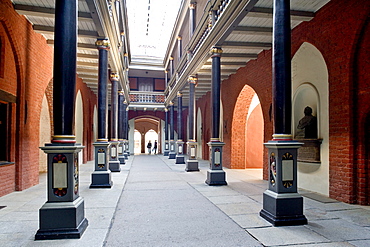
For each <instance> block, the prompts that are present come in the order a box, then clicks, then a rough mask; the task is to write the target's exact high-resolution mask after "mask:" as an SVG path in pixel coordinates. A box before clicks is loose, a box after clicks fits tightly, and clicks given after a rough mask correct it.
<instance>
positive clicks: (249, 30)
mask: <svg viewBox="0 0 370 247" xmlns="http://www.w3.org/2000/svg"><path fill="white" fill-rule="evenodd" d="M232 33H235V34H249V35H266V36H271V35H272V27H252V26H237V27H236V28H235V29H234V31H233V32H232Z"/></svg>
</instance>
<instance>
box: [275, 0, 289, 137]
mask: <svg viewBox="0 0 370 247" xmlns="http://www.w3.org/2000/svg"><path fill="white" fill-rule="evenodd" d="M289 14H290V2H289V1H287V0H286V1H281V0H279V1H275V8H274V16H275V19H274V20H275V23H274V27H275V28H274V29H273V36H274V41H273V49H272V51H273V55H272V74H273V77H272V99H273V103H272V107H273V112H274V114H273V116H274V133H275V134H289V135H290V134H291V115H292V110H291V109H292V103H291V91H292V89H291V41H290V37H291V35H290V32H291V31H290V15H289Z"/></svg>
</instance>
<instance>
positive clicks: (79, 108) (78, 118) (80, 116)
mask: <svg viewBox="0 0 370 247" xmlns="http://www.w3.org/2000/svg"><path fill="white" fill-rule="evenodd" d="M83 131H84V112H83V101H82V95H81V91H80V90H79V91H78V92H77V95H76V104H75V135H76V142H77V143H81V145H83V136H84V132H83ZM83 151H84V150H81V152H79V153H78V158H79V163H80V164H82V163H83V159H82V157H83Z"/></svg>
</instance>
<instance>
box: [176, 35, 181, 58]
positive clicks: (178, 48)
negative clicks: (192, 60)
mask: <svg viewBox="0 0 370 247" xmlns="http://www.w3.org/2000/svg"><path fill="white" fill-rule="evenodd" d="M177 50H178V53H179V61H180V60H181V57H182V38H181V36H179V37H177Z"/></svg>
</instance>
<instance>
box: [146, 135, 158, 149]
mask: <svg viewBox="0 0 370 247" xmlns="http://www.w3.org/2000/svg"><path fill="white" fill-rule="evenodd" d="M149 142H150V143H151V144H152V145H151V148H150V149H151V150H148V148H147V145H148V143H149ZM155 142H157V143H158V133H157V132H156V131H155V130H153V129H150V130H148V131H147V132H146V133H145V147H146V148H145V153H146V154H148V153H151V154H153V151H154V150H153V148H154V143H155ZM157 152H158V146H157Z"/></svg>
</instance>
